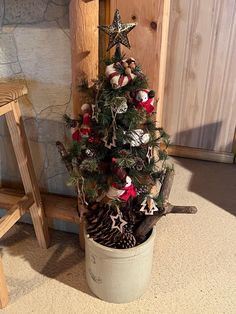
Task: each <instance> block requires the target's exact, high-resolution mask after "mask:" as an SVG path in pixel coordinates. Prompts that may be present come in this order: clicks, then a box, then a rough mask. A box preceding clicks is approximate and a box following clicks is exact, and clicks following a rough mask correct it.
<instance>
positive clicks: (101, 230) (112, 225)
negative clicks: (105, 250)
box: [86, 204, 136, 249]
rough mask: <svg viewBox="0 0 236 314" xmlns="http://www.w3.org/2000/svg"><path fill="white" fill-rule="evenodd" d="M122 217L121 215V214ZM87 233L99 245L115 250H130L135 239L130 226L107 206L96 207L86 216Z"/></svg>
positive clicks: (115, 211) (114, 210)
mask: <svg viewBox="0 0 236 314" xmlns="http://www.w3.org/2000/svg"><path fill="white" fill-rule="evenodd" d="M121 215H122V214H121ZM86 221H87V233H88V235H89V236H90V237H91V238H92V239H93V240H94V241H96V242H98V243H99V244H102V245H104V246H108V247H111V248H116V249H125V248H131V247H134V246H135V245H136V239H135V237H134V235H133V234H132V231H131V228H130V226H127V222H126V221H125V220H123V219H122V217H120V216H119V212H118V213H117V210H116V209H115V208H113V207H110V206H109V205H103V206H101V204H99V205H97V207H96V209H95V210H91V209H90V210H89V211H88V213H87V215H86Z"/></svg>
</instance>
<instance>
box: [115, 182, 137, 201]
mask: <svg viewBox="0 0 236 314" xmlns="http://www.w3.org/2000/svg"><path fill="white" fill-rule="evenodd" d="M136 196H137V192H136V189H135V186H134V185H133V183H132V180H131V178H130V177H129V176H127V177H126V184H125V186H124V188H123V193H122V194H121V195H120V197H119V199H120V200H122V201H125V202H127V201H128V200H129V199H130V198H134V197H136Z"/></svg>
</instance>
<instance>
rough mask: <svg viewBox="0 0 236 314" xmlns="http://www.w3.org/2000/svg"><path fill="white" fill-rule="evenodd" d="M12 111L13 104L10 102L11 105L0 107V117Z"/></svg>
mask: <svg viewBox="0 0 236 314" xmlns="http://www.w3.org/2000/svg"><path fill="white" fill-rule="evenodd" d="M11 110H12V103H11V102H10V103H9V104H7V105H4V106H2V107H0V116H2V115H4V114H6V113H8V112H9V111H11Z"/></svg>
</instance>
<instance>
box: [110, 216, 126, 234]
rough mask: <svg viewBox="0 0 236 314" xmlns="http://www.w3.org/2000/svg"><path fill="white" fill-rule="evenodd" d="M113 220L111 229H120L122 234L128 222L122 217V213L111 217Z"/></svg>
mask: <svg viewBox="0 0 236 314" xmlns="http://www.w3.org/2000/svg"><path fill="white" fill-rule="evenodd" d="M110 218H111V220H112V226H111V229H118V230H119V231H120V233H123V227H124V226H125V225H127V222H126V221H125V220H124V219H123V218H122V217H121V212H120V211H118V214H117V215H116V216H113V215H110Z"/></svg>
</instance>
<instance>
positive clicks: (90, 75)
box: [69, 0, 99, 116]
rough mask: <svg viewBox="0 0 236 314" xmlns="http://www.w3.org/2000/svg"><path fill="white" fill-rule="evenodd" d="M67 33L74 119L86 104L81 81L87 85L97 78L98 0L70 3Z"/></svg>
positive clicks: (78, 0) (75, 0)
mask: <svg viewBox="0 0 236 314" xmlns="http://www.w3.org/2000/svg"><path fill="white" fill-rule="evenodd" d="M69 11H70V33H71V55H72V56H71V57H72V59H71V63H72V96H73V113H74V116H77V115H78V114H79V113H80V107H81V105H82V104H83V103H85V102H86V94H85V93H83V91H82V90H80V89H79V86H81V84H83V81H85V80H86V81H87V82H88V85H91V84H92V80H94V79H97V77H98V29H97V26H98V16H99V1H98V0H87V1H84V0H71V1H70V7H69Z"/></svg>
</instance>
